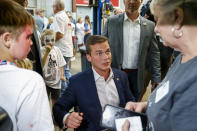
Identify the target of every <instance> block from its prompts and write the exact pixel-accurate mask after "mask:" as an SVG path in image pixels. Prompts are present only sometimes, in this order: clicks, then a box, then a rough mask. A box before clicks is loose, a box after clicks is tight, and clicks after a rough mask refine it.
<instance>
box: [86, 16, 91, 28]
mask: <svg viewBox="0 0 197 131" xmlns="http://www.w3.org/2000/svg"><path fill="white" fill-rule="evenodd" d="M85 22H87V23H88V24H89V26H90V28H91V23H90V17H89V16H88V15H86V16H85Z"/></svg>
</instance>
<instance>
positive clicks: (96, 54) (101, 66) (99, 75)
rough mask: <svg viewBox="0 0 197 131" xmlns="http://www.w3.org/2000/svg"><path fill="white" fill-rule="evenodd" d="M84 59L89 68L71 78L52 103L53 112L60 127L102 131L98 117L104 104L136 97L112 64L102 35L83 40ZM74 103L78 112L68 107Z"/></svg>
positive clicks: (126, 80)
mask: <svg viewBox="0 0 197 131" xmlns="http://www.w3.org/2000/svg"><path fill="white" fill-rule="evenodd" d="M86 51H87V55H86V56H87V59H88V61H89V62H91V64H92V68H90V69H88V70H86V71H84V72H81V73H79V74H77V75H75V76H73V77H71V78H70V84H69V86H68V88H67V89H66V90H65V92H64V93H63V95H62V96H61V97H60V98H59V99H58V100H57V103H56V104H55V105H54V107H53V115H54V118H55V121H56V122H57V124H58V125H59V126H60V127H61V128H62V127H63V126H65V127H68V128H77V129H76V130H80V131H101V130H102V129H101V127H100V125H99V124H100V120H101V115H102V110H103V109H104V106H105V105H106V104H110V105H114V106H120V107H125V104H126V102H128V101H135V99H134V97H133V96H132V94H131V92H130V90H129V83H128V79H127V76H126V74H125V73H124V72H123V71H121V70H117V69H112V68H111V51H110V48H109V45H108V39H107V38H106V37H104V36H90V37H89V38H88V40H87V42H86ZM72 107H77V108H78V109H79V110H80V111H79V110H78V111H79V112H80V113H78V112H72V113H69V110H70V109H71V108H72Z"/></svg>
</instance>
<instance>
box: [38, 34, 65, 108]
mask: <svg viewBox="0 0 197 131" xmlns="http://www.w3.org/2000/svg"><path fill="white" fill-rule="evenodd" d="M41 41H42V43H43V44H44V45H45V46H44V49H43V50H42V63H43V74H44V79H45V83H46V87H47V94H48V96H49V98H50V95H51V99H52V105H53V104H54V103H55V102H56V100H57V99H58V98H59V96H60V89H61V81H64V82H65V81H66V79H65V77H64V74H63V66H64V65H66V61H65V60H64V57H63V55H62V53H61V51H60V50H59V48H58V47H55V46H54V43H55V34H54V32H53V31H52V30H44V31H43V33H42V35H41Z"/></svg>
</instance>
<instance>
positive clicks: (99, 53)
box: [86, 41, 111, 74]
mask: <svg viewBox="0 0 197 131" xmlns="http://www.w3.org/2000/svg"><path fill="white" fill-rule="evenodd" d="M90 48H91V52H90V54H87V55H86V56H87V59H88V61H89V62H91V64H92V66H93V68H94V69H95V70H96V72H97V73H98V74H102V72H106V71H109V70H110V67H111V51H110V47H109V44H108V42H107V41H106V42H103V43H98V44H95V45H91V46H90Z"/></svg>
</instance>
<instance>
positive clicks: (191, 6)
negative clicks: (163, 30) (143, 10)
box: [150, 0, 197, 25]
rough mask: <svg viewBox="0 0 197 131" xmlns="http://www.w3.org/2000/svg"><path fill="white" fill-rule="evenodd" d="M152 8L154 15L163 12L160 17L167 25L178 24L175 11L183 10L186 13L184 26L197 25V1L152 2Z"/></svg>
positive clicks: (167, 0) (166, 0) (163, 0)
mask: <svg viewBox="0 0 197 131" xmlns="http://www.w3.org/2000/svg"><path fill="white" fill-rule="evenodd" d="M150 8H151V12H152V13H153V14H155V13H157V12H158V11H159V12H161V13H160V15H162V16H160V17H162V18H163V19H165V20H166V22H167V23H175V22H176V15H175V11H176V9H177V8H181V9H182V10H183V12H184V18H183V23H182V24H187V25H193V24H197V13H196V11H197V0H152V2H151V4H150Z"/></svg>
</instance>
